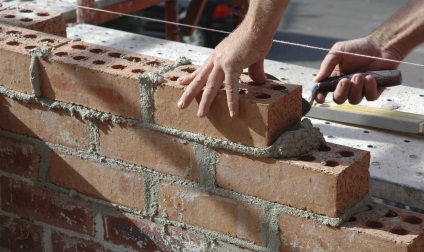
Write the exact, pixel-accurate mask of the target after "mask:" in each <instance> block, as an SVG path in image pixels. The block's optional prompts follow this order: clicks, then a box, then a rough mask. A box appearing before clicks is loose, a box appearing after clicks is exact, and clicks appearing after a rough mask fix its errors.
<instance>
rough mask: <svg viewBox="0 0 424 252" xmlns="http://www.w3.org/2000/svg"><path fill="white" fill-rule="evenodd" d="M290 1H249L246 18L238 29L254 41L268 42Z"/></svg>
mask: <svg viewBox="0 0 424 252" xmlns="http://www.w3.org/2000/svg"><path fill="white" fill-rule="evenodd" d="M289 2H290V0H250V3H249V9H248V11H247V14H246V17H245V19H244V21H243V22H242V24H241V25H240V27H239V29H245V30H246V31H247V32H249V33H251V34H253V35H254V37H256V39H260V40H264V41H269V40H272V38H273V37H274V35H275V32H276V31H277V28H278V26H279V24H280V21H281V18H282V16H283V13H284V11H285V10H286V8H287V6H288V4H289Z"/></svg>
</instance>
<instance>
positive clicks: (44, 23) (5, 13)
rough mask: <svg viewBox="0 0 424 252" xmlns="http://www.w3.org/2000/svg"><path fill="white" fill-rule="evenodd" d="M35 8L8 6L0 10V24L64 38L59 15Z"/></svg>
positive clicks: (61, 20) (63, 22) (63, 24)
mask: <svg viewBox="0 0 424 252" xmlns="http://www.w3.org/2000/svg"><path fill="white" fill-rule="evenodd" d="M35 7H36V6H35V5H33V6H31V5H26V6H24V7H21V6H19V5H10V6H9V8H7V9H3V10H0V23H2V24H8V25H12V26H18V27H25V28H27V29H31V30H36V31H41V32H45V33H49V34H53V35H57V36H61V37H66V24H65V19H64V18H63V15H62V14H61V13H57V12H53V11H50V10H40V9H37V8H35Z"/></svg>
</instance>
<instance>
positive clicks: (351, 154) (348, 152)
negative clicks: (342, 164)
mask: <svg viewBox="0 0 424 252" xmlns="http://www.w3.org/2000/svg"><path fill="white" fill-rule="evenodd" d="M339 154H340V155H341V156H342V157H353V156H355V153H353V152H351V151H339Z"/></svg>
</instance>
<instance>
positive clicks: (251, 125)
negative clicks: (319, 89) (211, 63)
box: [154, 66, 302, 148]
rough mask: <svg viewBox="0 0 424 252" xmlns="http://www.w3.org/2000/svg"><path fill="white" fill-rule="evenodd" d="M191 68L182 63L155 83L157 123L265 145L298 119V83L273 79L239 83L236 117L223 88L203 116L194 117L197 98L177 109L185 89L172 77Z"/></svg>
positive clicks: (256, 144) (300, 90) (234, 140)
mask: <svg viewBox="0 0 424 252" xmlns="http://www.w3.org/2000/svg"><path fill="white" fill-rule="evenodd" d="M187 69H188V70H187ZM190 69H194V67H193V66H181V67H179V68H177V69H176V70H174V71H172V72H168V73H166V74H165V78H166V79H167V82H166V83H164V84H162V85H158V86H156V89H155V94H154V122H155V123H156V124H158V125H163V126H166V127H170V128H175V129H179V130H183V131H189V132H194V133H199V134H204V135H207V136H210V137H216V138H220V139H225V140H229V141H232V142H236V143H240V144H243V145H248V146H255V147H259V148H264V147H267V146H269V145H271V144H272V143H274V141H275V140H276V139H277V138H278V137H279V136H280V135H281V134H282V133H283V132H284V131H286V130H288V129H290V128H291V127H293V126H294V125H295V124H296V123H298V122H300V119H301V117H302V115H301V114H302V111H301V107H302V106H301V100H302V97H301V95H302V88H301V86H298V85H291V84H283V83H281V82H274V81H268V82H267V83H264V84H262V85H259V86H258V85H256V84H255V85H256V86H254V85H253V84H252V83H241V84H240V113H239V115H238V116H237V117H236V118H231V117H230V116H229V112H228V105H227V99H226V94H225V90H220V91H219V92H218V95H217V96H216V98H215V100H214V101H213V103H212V105H211V110H210V112H209V114H208V116H207V117H205V118H199V117H197V116H196V114H197V109H198V101H196V100H195V101H193V102H192V104H191V105H190V106H189V107H188V108H186V109H184V110H180V109H178V107H177V103H178V100H179V99H180V97H181V95H182V94H183V92H184V87H183V86H181V85H179V84H177V83H176V81H175V80H176V79H177V77H179V76H182V75H185V74H187V73H186V72H187V71H189V72H190V71H191V70H190ZM184 71H185V72H184ZM278 89H281V90H278ZM283 89H284V90H283ZM282 91H284V92H282ZM243 93H246V94H243Z"/></svg>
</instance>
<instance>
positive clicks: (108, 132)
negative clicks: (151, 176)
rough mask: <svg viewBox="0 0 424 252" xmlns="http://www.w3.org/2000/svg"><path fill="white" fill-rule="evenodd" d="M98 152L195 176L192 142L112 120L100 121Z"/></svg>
mask: <svg viewBox="0 0 424 252" xmlns="http://www.w3.org/2000/svg"><path fill="white" fill-rule="evenodd" d="M99 133H100V134H99V141H100V154H102V155H104V156H107V157H111V158H117V159H120V160H126V161H127V162H131V163H134V164H136V165H140V166H143V167H146V168H148V169H151V170H154V171H158V172H161V173H166V174H171V175H174V176H179V177H182V178H187V179H191V180H198V177H199V175H198V169H197V163H196V160H195V157H194V153H193V144H191V143H189V142H186V143H184V142H183V141H180V142H179V140H178V139H177V138H174V137H172V136H169V135H166V134H163V133H159V132H155V131H151V130H147V129H143V128H141V127H137V126H128V125H124V124H116V123H110V122H108V123H100V125H99Z"/></svg>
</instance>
